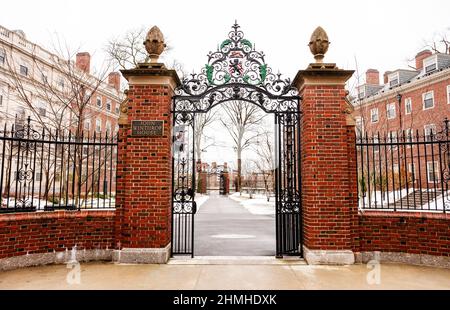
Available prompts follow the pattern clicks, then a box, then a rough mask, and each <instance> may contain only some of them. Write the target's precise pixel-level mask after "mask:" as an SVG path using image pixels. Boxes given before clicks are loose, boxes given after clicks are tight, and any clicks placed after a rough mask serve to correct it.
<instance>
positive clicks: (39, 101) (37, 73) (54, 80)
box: [0, 26, 123, 135]
mask: <svg viewBox="0 0 450 310" xmlns="http://www.w3.org/2000/svg"><path fill="white" fill-rule="evenodd" d="M102 75H103V76H102V77H100V80H99V77H98V76H95V75H94V74H91V56H90V54H89V53H78V54H77V55H76V59H74V60H73V59H69V60H66V59H61V57H59V56H57V55H55V54H53V53H52V52H50V51H48V50H46V49H45V48H43V47H41V46H39V45H37V44H35V43H33V42H31V41H29V40H27V38H26V36H25V33H24V32H23V31H21V30H14V31H13V30H9V29H7V28H5V27H2V26H0V123H1V124H2V125H3V123H4V122H6V123H8V124H11V123H13V122H15V123H22V122H23V121H24V120H25V119H26V118H27V117H28V116H30V117H31V118H32V119H33V120H36V119H38V118H39V119H41V120H42V122H46V121H47V120H48V121H49V123H51V119H52V118H54V115H53V114H54V113H53V114H52V111H53V110H54V106H55V105H58V104H62V105H64V104H66V105H68V104H69V102H70V100H72V98H73V97H75V96H76V95H77V94H74V91H73V90H72V89H73V88H74V85H76V86H78V84H82V83H83V84H85V86H86V87H85V91H84V94H83V96H84V97H85V98H87V99H85V100H88V101H89V102H88V104H87V107H86V111H85V114H84V116H83V117H82V119H81V122H82V123H83V124H82V125H81V126H80V127H82V128H83V129H84V130H85V132H90V133H91V135H92V134H93V133H94V132H97V133H100V132H101V133H103V134H105V132H106V131H108V132H110V133H113V132H117V129H118V126H117V119H118V116H119V105H120V103H121V102H122V100H123V93H122V92H121V90H120V73H118V72H111V73H109V74H108V75H107V73H105V74H102ZM75 77H79V79H80V80H79V81H74V78H75ZM18 85H20V87H19V88H21V89H23V92H24V93H26V95H27V97H28V100H24V99H23V95H22V96H20V95H19V93H18V87H17V86H18ZM55 90H58V91H60V93H59V94H58V95H57V96H58V97H59V98H58V99H57V100H55V99H54V98H53V99H52V98H49V97H50V96H49V95H48V94H52V95H55V97H56V91H55ZM60 95H61V96H60ZM66 99H67V101H66ZM82 100H83V99H82ZM25 101H29V102H30V103H31V104H27V103H26V102H25ZM64 101H66V102H64ZM50 105H53V107H51V106H50ZM31 106H32V108H31ZM63 114H64V115H63V119H64V121H65V122H66V124H65V126H64V128H67V129H70V128H73V127H75V126H76V125H77V124H76V121H77V119H76V117H75V116H74V115H73V113H72V112H71V111H70V109H66V110H64V113H63ZM42 122H41V123H42ZM37 127H39V126H38V125H37ZM97 135H98V134H97Z"/></svg>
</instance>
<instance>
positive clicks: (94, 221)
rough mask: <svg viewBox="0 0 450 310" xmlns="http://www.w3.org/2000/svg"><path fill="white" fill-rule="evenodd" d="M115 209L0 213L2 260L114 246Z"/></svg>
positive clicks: (0, 252)
mask: <svg viewBox="0 0 450 310" xmlns="http://www.w3.org/2000/svg"><path fill="white" fill-rule="evenodd" d="M114 218H115V212H114V211H82V212H64V211H61V212H51V213H19V214H3V215H1V216H0V259H2V258H6V257H12V256H20V255H25V254H27V253H28V254H35V253H47V252H53V251H57V252H59V251H65V250H66V249H69V250H70V249H72V248H73V247H74V246H75V245H77V248H78V249H79V250H82V249H106V248H109V249H112V248H113V247H114Z"/></svg>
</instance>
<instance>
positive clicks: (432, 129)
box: [423, 124, 436, 141]
mask: <svg viewBox="0 0 450 310" xmlns="http://www.w3.org/2000/svg"><path fill="white" fill-rule="evenodd" d="M423 129H424V133H425V140H426V141H430V140H431V136H433V137H434V136H435V135H436V125H435V124H428V125H425V126H424V127H423Z"/></svg>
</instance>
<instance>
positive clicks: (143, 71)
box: [114, 29, 180, 263]
mask: <svg viewBox="0 0 450 310" xmlns="http://www.w3.org/2000/svg"><path fill="white" fill-rule="evenodd" d="M152 31H153V29H152V30H151V31H150V32H149V35H150V34H151V32H152ZM158 31H159V30H158ZM161 37H162V34H161ZM146 42H147V41H146ZM150 57H152V54H150ZM122 74H123V76H124V77H125V78H126V79H127V80H128V83H129V89H128V93H127V96H128V98H127V101H126V102H124V104H123V105H122V106H121V116H120V119H119V154H118V165H117V211H118V212H117V213H118V216H117V223H116V240H117V242H118V247H119V248H118V249H117V251H115V255H114V258H115V260H116V261H118V262H121V263H166V262H167V260H168V259H169V257H170V242H171V233H170V231H171V199H172V152H171V141H172V116H171V104H172V96H173V91H174V89H175V88H176V86H178V85H179V84H180V80H179V78H178V75H177V73H176V71H174V70H168V69H167V68H166V67H165V66H164V64H161V63H157V62H156V60H154V59H153V60H152V62H151V63H144V64H140V65H138V67H137V68H135V69H131V70H123V71H122Z"/></svg>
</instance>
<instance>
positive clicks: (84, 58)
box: [76, 52, 91, 73]
mask: <svg viewBox="0 0 450 310" xmlns="http://www.w3.org/2000/svg"><path fill="white" fill-rule="evenodd" d="M76 66H77V68H78V69H80V70H82V71H84V72H86V73H90V71H91V55H90V54H89V53H87V52H84V53H78V54H77V62H76Z"/></svg>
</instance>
